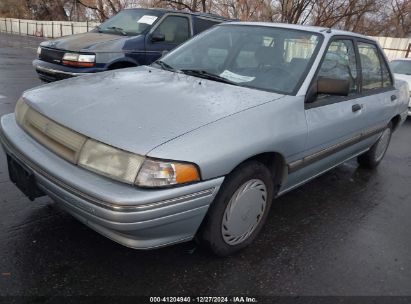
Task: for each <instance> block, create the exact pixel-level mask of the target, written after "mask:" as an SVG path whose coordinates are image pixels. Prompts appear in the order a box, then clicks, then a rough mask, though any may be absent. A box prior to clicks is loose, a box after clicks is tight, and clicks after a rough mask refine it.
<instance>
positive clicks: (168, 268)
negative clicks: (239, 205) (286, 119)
mask: <svg viewBox="0 0 411 304" xmlns="http://www.w3.org/2000/svg"><path fill="white" fill-rule="evenodd" d="M40 41H41V40H39V39H35V38H30V37H18V36H11V35H5V34H0V113H1V115H3V114H6V113H10V112H12V111H13V110H14V106H15V102H16V100H17V99H18V97H19V96H20V94H21V93H22V92H23V91H24V90H26V89H29V88H32V87H35V86H38V85H40V84H41V82H40V81H39V80H38V79H37V77H36V73H35V72H34V70H33V67H32V65H31V61H32V60H33V59H34V57H35V56H36V48H37V45H38V43H39V42H40ZM5 295H26V296H27V295H40V296H45V297H52V296H59V295H112V296H115V295H146V296H147V295H151V296H158V295H169V296H171V295H203V296H210V295H254V296H279V295H283V296H290V295H291V296H303V295H314V296H324V295H330V296H379V295H386V296H401V295H402V296H405V295H408V296H411V119H408V121H406V123H405V124H404V125H403V126H402V127H401V128H400V129H399V130H398V131H397V132H396V133H395V134H394V136H393V138H392V142H391V146H390V148H389V150H388V152H387V155H386V157H385V159H384V160H383V162H382V164H381V165H380V167H379V168H378V169H377V170H375V171H368V170H364V169H361V168H359V167H358V166H357V163H356V162H355V161H350V162H348V163H345V164H343V165H341V166H339V167H337V168H335V169H333V170H332V171H330V172H328V173H326V174H324V175H322V176H320V177H319V178H316V179H315V180H313V181H311V182H309V183H307V184H306V185H304V186H302V187H300V188H298V189H296V190H294V191H292V192H290V193H288V194H286V195H284V196H282V197H280V198H279V199H277V200H276V201H275V202H274V204H273V207H272V209H271V211H270V216H269V218H268V222H267V224H266V226H265V228H264V229H263V231H262V233H261V235H260V237H259V238H258V239H257V241H256V242H255V243H254V244H253V245H252V246H251V247H249V248H248V249H246V250H244V251H242V252H241V253H240V254H238V255H236V256H233V257H230V258H225V259H222V258H216V257H214V256H212V255H211V254H209V252H207V251H206V250H204V249H202V248H199V247H197V246H196V244H195V243H194V242H190V243H185V244H180V245H175V246H171V247H167V248H163V249H157V250H152V251H137V250H132V249H129V248H126V247H123V246H121V245H118V244H116V243H114V242H112V241H110V240H108V239H106V238H105V237H103V236H101V235H99V234H98V233H96V232H94V231H92V230H91V229H89V228H87V227H85V226H84V225H83V224H81V223H80V222H78V221H77V220H76V219H74V218H73V217H72V216H70V215H68V214H66V213H65V212H63V211H61V210H60V209H59V208H58V207H57V206H56V205H55V204H54V203H53V202H52V200H51V199H49V198H47V197H46V198H41V199H38V200H36V201H34V202H30V201H29V200H28V199H26V198H25V197H24V196H23V195H22V194H21V193H20V192H19V191H18V190H17V188H16V187H15V186H14V185H13V184H12V183H11V182H10V181H9V180H8V173H7V168H6V163H5V156H4V152H3V151H2V150H1V152H0V296H5Z"/></svg>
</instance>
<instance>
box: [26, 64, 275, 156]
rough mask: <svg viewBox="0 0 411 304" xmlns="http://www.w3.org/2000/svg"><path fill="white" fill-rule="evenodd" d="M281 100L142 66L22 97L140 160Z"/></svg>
mask: <svg viewBox="0 0 411 304" xmlns="http://www.w3.org/2000/svg"><path fill="white" fill-rule="evenodd" d="M282 96H283V95H280V94H276V93H271V92H264V91H259V90H253V89H248V88H243V87H238V86H233V85H229V84H224V83H221V82H215V81H211V80H205V79H200V78H196V77H192V76H188V75H183V74H179V73H173V72H169V71H164V70H160V69H156V68H151V67H145V66H143V67H137V68H129V69H123V70H116V71H109V72H104V73H99V74H96V75H91V76H84V77H77V78H71V79H68V80H64V81H59V82H55V83H52V84H47V85H44V86H41V87H38V88H35V89H32V90H29V91H26V92H25V93H24V95H23V97H24V98H25V99H26V100H27V102H28V104H29V105H30V106H32V107H33V108H34V109H36V110H37V111H39V112H40V113H42V114H44V115H46V116H47V117H49V118H51V119H53V120H55V121H57V122H58V123H60V124H62V125H64V126H66V127H68V128H71V129H73V130H75V131H77V132H79V133H81V134H84V135H86V136H88V137H90V138H94V139H96V140H99V141H101V142H104V143H106V144H109V145H112V146H115V147H118V148H121V149H123V150H127V151H130V152H134V153H138V154H141V155H145V154H147V153H148V152H149V151H150V150H152V149H154V148H155V147H157V146H159V145H161V144H162V143H165V142H167V141H170V140H172V139H174V138H176V137H178V136H180V135H182V134H185V133H187V132H190V131H192V130H194V129H197V128H200V127H201V126H204V125H207V124H210V123H212V122H214V121H217V120H220V119H222V118H224V117H226V116H229V115H232V114H234V113H236V112H240V111H244V110H246V109H248V108H250V107H255V106H258V105H260V104H263V103H266V102H269V101H273V100H276V99H279V98H281V97H282ZM188 148H189V147H187V149H188Z"/></svg>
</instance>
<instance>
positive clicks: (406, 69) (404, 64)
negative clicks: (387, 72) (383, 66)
mask: <svg viewBox="0 0 411 304" xmlns="http://www.w3.org/2000/svg"><path fill="white" fill-rule="evenodd" d="M391 68H392V71H393V72H394V73H396V74H404V75H411V60H394V61H391Z"/></svg>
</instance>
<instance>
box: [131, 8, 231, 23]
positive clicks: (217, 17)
mask: <svg viewBox="0 0 411 304" xmlns="http://www.w3.org/2000/svg"><path fill="white" fill-rule="evenodd" d="M138 9H144V10H153V11H161V12H164V13H179V14H187V15H193V16H197V17H204V18H211V19H218V20H222V21H229V20H233V19H229V18H224V17H222V16H219V15H215V14H208V13H200V12H187V11H179V10H174V9H169V8H144V7H135V8H126V10H138Z"/></svg>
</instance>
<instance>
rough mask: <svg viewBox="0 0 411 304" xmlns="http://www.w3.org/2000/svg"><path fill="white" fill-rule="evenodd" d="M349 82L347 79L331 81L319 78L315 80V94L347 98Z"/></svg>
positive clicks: (331, 79)
mask: <svg viewBox="0 0 411 304" xmlns="http://www.w3.org/2000/svg"><path fill="white" fill-rule="evenodd" d="M349 93H350V81H349V80H348V79H333V78H324V77H320V78H318V80H317V94H327V95H338V96H348V94H349Z"/></svg>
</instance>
